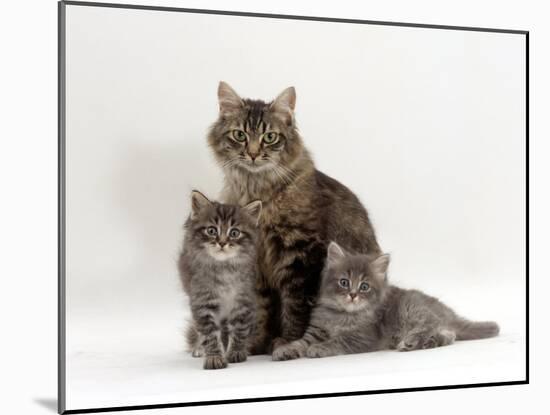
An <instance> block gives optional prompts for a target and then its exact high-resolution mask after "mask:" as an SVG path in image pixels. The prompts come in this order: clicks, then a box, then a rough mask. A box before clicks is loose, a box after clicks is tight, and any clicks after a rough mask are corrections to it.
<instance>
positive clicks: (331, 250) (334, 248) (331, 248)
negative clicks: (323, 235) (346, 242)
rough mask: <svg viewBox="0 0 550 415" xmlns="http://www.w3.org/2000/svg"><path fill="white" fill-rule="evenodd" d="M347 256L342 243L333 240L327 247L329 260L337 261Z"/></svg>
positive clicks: (331, 261)
mask: <svg viewBox="0 0 550 415" xmlns="http://www.w3.org/2000/svg"><path fill="white" fill-rule="evenodd" d="M345 257H346V253H345V252H344V250H343V249H342V247H341V246H340V245H338V244H337V243H336V242H334V241H332V242H331V243H330V244H328V248H327V262H329V263H335V262H338V261H341V260H342V259H344V258H345Z"/></svg>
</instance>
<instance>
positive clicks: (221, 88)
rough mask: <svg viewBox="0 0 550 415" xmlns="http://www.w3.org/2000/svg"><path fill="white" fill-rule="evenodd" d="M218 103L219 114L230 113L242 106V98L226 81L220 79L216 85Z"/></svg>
mask: <svg viewBox="0 0 550 415" xmlns="http://www.w3.org/2000/svg"><path fill="white" fill-rule="evenodd" d="M218 103H219V105H220V115H222V116H224V115H232V114H235V113H236V112H238V111H239V110H240V109H241V107H242V106H243V100H242V99H241V97H240V96H239V95H238V94H237V93H236V92H235V90H234V89H233V88H231V87H230V86H229V85H228V84H227V83H226V82H223V81H220V84H219V85H218Z"/></svg>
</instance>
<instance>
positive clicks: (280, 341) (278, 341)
mask: <svg viewBox="0 0 550 415" xmlns="http://www.w3.org/2000/svg"><path fill="white" fill-rule="evenodd" d="M288 343H289V342H288V340H286V339H284V338H282V337H275V338H274V339H273V340H272V341H271V347H270V349H271V352H274V351H275V350H277V349H278V348H279V347H283V346H286V345H287V344H288Z"/></svg>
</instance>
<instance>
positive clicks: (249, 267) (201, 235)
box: [178, 191, 262, 369]
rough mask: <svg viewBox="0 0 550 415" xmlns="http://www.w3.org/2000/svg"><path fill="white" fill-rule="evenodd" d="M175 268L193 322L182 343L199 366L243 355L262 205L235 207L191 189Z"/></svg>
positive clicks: (216, 366)
mask: <svg viewBox="0 0 550 415" xmlns="http://www.w3.org/2000/svg"><path fill="white" fill-rule="evenodd" d="M191 206H192V212H191V215H190V216H189V218H188V219H187V221H186V223H185V231H186V232H185V239H184V244H183V251H182V253H181V255H180V258H179V263H178V267H179V272H180V276H181V281H182V283H183V288H184V291H185V292H186V293H187V295H188V296H189V299H190V305H191V314H192V317H193V322H192V324H191V325H190V326H189V328H188V331H187V343H188V346H189V347H190V349H191V351H192V354H193V356H194V357H201V356H205V360H204V368H205V369H221V368H224V367H226V366H227V362H229V363H238V362H243V361H245V360H246V358H247V348H248V341H249V337H250V335H251V334H252V332H253V328H254V316H255V310H256V297H255V293H254V280H255V278H256V275H257V258H256V244H257V229H256V226H257V223H258V218H259V216H260V213H261V209H262V203H261V202H260V201H254V202H251V203H249V204H247V205H246V206H244V207H242V208H240V207H238V206H235V205H226V204H221V203H216V202H211V201H210V200H208V199H207V198H206V196H204V195H203V194H202V193H200V192H197V191H193V193H192V196H191Z"/></svg>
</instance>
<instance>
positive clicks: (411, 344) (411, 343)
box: [397, 337, 418, 352]
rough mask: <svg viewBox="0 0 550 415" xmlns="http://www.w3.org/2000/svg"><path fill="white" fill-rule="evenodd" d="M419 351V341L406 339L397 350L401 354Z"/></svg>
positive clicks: (399, 344)
mask: <svg viewBox="0 0 550 415" xmlns="http://www.w3.org/2000/svg"><path fill="white" fill-rule="evenodd" d="M416 349H418V341H417V340H416V339H413V338H410V337H409V338H405V339H403V340H401V341H400V342H399V343H398V344H397V350H398V351H400V352H410V351H411V350H416Z"/></svg>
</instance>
